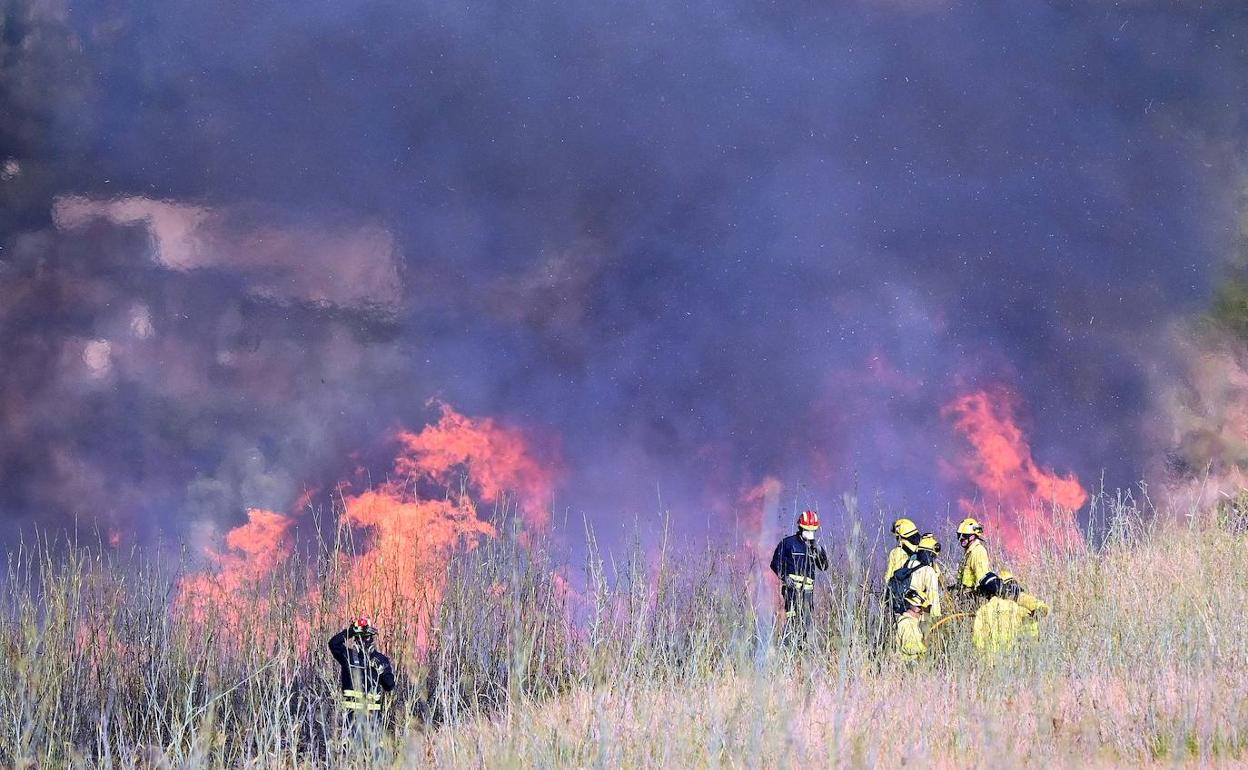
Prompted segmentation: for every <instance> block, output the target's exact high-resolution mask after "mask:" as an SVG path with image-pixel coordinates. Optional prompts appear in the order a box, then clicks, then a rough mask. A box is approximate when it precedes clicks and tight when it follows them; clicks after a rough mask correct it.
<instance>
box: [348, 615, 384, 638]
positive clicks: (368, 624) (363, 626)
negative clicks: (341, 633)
mask: <svg viewBox="0 0 1248 770" xmlns="http://www.w3.org/2000/svg"><path fill="white" fill-rule="evenodd" d="M347 636H353V637H359V638H361V639H372V638H374V637H375V636H377V626H374V625H373V622H372V621H371V620H369V619H368V618H367V617H365V616H363V615H361V616H360V617H358V618H356V619H355V620H353V621H351V627H350V628H349V629H347Z"/></svg>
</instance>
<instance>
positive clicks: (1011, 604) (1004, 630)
mask: <svg viewBox="0 0 1248 770" xmlns="http://www.w3.org/2000/svg"><path fill="white" fill-rule="evenodd" d="M1030 619H1031V613H1030V612H1028V611H1027V610H1026V609H1024V608H1023V606H1022V605H1021V604H1019V603H1018V602H1015V601H1011V600H1009V599H1004V598H1002V597H1000V596H994V597H992V598H991V599H989V600H988V601H987V602H985V603H984V605H983V606H982V607H980V608H979V609H978V610H977V611H976V612H975V625H974V628H973V629H972V631H971V639H972V640H973V641H974V642H975V647H976V648H977V649H979V650H982V651H984V652H1003V651H1005V650H1008V649H1010V648H1012V647H1013V646H1014V643H1015V641H1017V639H1018V637H1019V635H1020V634H1023V633H1028V632H1027V630H1026V628H1025V626H1026V625H1027V622H1028V621H1029V620H1030ZM1029 635H1030V634H1029Z"/></svg>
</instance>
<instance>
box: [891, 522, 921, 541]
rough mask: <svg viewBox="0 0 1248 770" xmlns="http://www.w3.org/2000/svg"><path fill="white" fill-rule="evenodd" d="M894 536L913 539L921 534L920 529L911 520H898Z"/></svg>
mask: <svg viewBox="0 0 1248 770" xmlns="http://www.w3.org/2000/svg"><path fill="white" fill-rule="evenodd" d="M893 534H894V535H896V536H897V537H902V538H905V537H913V536H914V535H917V534H919V528H918V527H917V526H915V524H914V522H913V521H910V520H909V519H898V520H897V521H894V522H893Z"/></svg>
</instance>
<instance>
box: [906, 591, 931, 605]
mask: <svg viewBox="0 0 1248 770" xmlns="http://www.w3.org/2000/svg"><path fill="white" fill-rule="evenodd" d="M904 598H905V600H906V604H908V605H910V606H911V607H920V608H922V607H930V606H932V600H931V599H929V598H928V596H927V594H926V593H924V592H923V591H920V590H918V589H917V588H911V589H910V590H908V591H906V595H905V597H904Z"/></svg>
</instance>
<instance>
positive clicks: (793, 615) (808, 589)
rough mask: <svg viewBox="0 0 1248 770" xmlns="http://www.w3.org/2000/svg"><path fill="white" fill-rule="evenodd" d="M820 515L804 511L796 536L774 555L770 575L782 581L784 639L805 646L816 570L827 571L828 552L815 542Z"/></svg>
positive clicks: (778, 548)
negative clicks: (772, 573) (803, 643)
mask: <svg viewBox="0 0 1248 770" xmlns="http://www.w3.org/2000/svg"><path fill="white" fill-rule="evenodd" d="M818 531H819V514H818V513H816V512H815V511H805V512H804V513H802V515H801V516H799V517H798V519H797V533H796V534H793V535H789V536H788V537H786V538H785V539H783V540H781V541H780V542H779V543H778V544H777V545H776V550H775V552H774V553H773V554H772V555H771V571H772V572H774V573H775V574H776V577H778V578H780V597H781V599H783V601H784V618H785V619H784V635H785V638H786V639H788V640H789V641H795V642H797V643H799V644H800V643H802V642H803V641H805V638H806V632H807V630H808V629H809V627H810V622H811V615H812V614H813V611H814V607H815V599H814V597H815V570H826V569H827V568H828V552H827V550H825V549H824V547H823V546H822V545H820V544H819V543H818V542H816V541H815V533H816V532H818Z"/></svg>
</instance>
